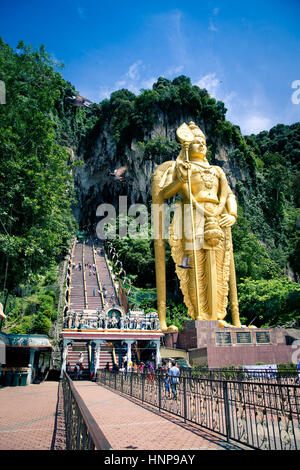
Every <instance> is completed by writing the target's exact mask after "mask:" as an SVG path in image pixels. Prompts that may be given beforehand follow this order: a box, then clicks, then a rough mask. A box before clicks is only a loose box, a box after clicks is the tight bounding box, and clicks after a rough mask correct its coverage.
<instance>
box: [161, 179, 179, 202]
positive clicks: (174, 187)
mask: <svg viewBox="0 0 300 470" xmlns="http://www.w3.org/2000/svg"><path fill="white" fill-rule="evenodd" d="M181 189H182V182H181V181H180V180H179V179H176V180H175V181H173V182H172V183H170V184H169V185H168V186H166V187H165V188H163V189H162V191H161V193H160V194H161V198H162V199H170V198H171V197H172V196H175V194H177V193H178V192H179V191H180V190H181Z"/></svg>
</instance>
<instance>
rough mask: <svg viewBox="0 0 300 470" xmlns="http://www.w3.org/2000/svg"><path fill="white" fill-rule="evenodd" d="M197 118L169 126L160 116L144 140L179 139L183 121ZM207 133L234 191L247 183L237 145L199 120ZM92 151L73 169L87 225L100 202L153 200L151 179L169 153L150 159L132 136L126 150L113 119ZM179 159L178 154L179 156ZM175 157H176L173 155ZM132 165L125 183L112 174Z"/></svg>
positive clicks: (79, 214)
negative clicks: (234, 154)
mask: <svg viewBox="0 0 300 470" xmlns="http://www.w3.org/2000/svg"><path fill="white" fill-rule="evenodd" d="M191 120H193V118H192V117H190V116H185V117H182V118H180V119H178V121H177V122H175V123H174V124H173V125H171V126H170V125H166V124H165V123H166V122H167V118H166V116H164V115H163V114H159V115H158V119H157V121H156V123H155V125H154V126H153V128H152V129H151V131H149V132H145V134H144V139H143V143H147V142H150V141H155V140H157V139H158V138H164V139H167V140H168V141H171V142H174V141H176V130H177V128H178V127H179V126H180V125H181V124H182V122H190V121H191ZM197 124H198V125H199V127H200V128H201V129H202V130H203V132H204V133H205V134H206V137H207V139H208V141H210V142H214V144H215V148H216V152H215V154H214V155H213V156H212V159H211V164H213V165H218V166H220V167H222V168H223V169H224V171H225V173H226V175H227V178H228V181H229V184H230V186H231V188H232V189H233V191H234V188H235V186H236V183H237V181H242V182H244V183H246V180H247V176H248V175H247V172H246V171H244V170H242V169H241V168H239V167H238V165H237V164H236V163H235V162H233V161H230V158H229V155H230V153H231V152H232V151H234V150H235V148H234V147H233V146H228V147H224V146H223V145H222V144H220V143H218V142H217V141H216V140H215V138H214V136H209V135H208V134H207V133H206V126H205V122H203V121H202V122H197ZM88 148H89V151H88V152H86V149H85V148H81V151H80V152H79V153H78V155H77V158H78V160H82V161H83V162H84V164H83V165H82V166H79V167H76V168H75V169H74V170H73V175H74V180H75V185H76V187H77V190H78V201H79V207H77V208H76V209H75V214H76V216H77V218H78V219H79V222H80V224H81V226H82V228H84V227H85V226H87V225H89V224H92V225H93V224H95V222H96V220H97V218H96V209H97V207H98V206H99V205H100V204H103V203H109V204H113V205H114V206H115V207H116V208H117V207H118V202H119V196H127V198H128V205H130V204H133V203H142V204H147V203H149V201H150V200H151V178H152V175H153V172H154V170H155V168H156V167H157V165H159V164H161V163H163V161H165V160H170V159H172V158H170V157H169V158H166V157H165V156H162V157H160V156H158V157H157V158H155V160H154V159H149V158H148V157H146V156H145V152H144V148H143V146H142V145H141V142H138V141H137V140H136V139H132V140H131V141H130V144H129V145H126V146H124V148H123V149H122V151H121V152H120V151H119V150H118V145H117V143H116V141H115V138H114V136H113V134H112V132H111V130H110V125H109V122H106V123H105V124H104V126H103V127H102V130H101V131H100V132H99V134H98V135H97V136H96V138H95V139H94V140H93V142H92V144H91V145H88ZM175 158H176V157H175ZM173 159H174V158H173ZM124 165H126V166H127V167H128V169H127V171H126V173H125V178H126V180H125V181H124V182H120V181H118V180H116V179H115V178H114V176H113V175H112V174H111V173H113V171H114V170H115V169H117V168H119V167H121V166H124Z"/></svg>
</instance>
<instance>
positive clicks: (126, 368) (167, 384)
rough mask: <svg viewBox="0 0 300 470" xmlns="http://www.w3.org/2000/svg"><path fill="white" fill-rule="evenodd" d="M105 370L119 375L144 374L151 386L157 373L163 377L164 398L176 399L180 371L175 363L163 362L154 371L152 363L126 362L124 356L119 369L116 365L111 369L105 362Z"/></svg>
mask: <svg viewBox="0 0 300 470" xmlns="http://www.w3.org/2000/svg"><path fill="white" fill-rule="evenodd" d="M105 370H107V371H110V372H115V373H121V374H126V373H131V372H135V373H141V374H145V375H146V377H147V379H148V380H149V382H150V384H153V382H154V378H155V372H159V373H160V374H161V376H162V377H163V382H164V388H165V395H166V398H168V399H176V398H177V393H178V391H177V388H178V384H179V377H180V369H179V367H178V365H177V363H176V361H171V363H170V364H167V363H165V362H163V363H162V365H161V366H160V367H159V368H158V371H155V368H154V364H153V362H152V361H146V363H144V362H139V363H135V362H132V361H129V362H127V356H125V357H124V358H123V362H122V365H121V367H120V368H119V367H118V366H117V365H116V364H113V365H112V368H110V363H109V362H107V364H106V366H105Z"/></svg>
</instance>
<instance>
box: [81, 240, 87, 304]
mask: <svg viewBox="0 0 300 470" xmlns="http://www.w3.org/2000/svg"><path fill="white" fill-rule="evenodd" d="M84 249H85V240H83V244H82V271H83V291H84V303H85V308H86V309H88V308H89V306H88V301H87V292H86V279H85V266H84Z"/></svg>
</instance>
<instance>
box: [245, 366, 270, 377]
mask: <svg viewBox="0 0 300 470" xmlns="http://www.w3.org/2000/svg"><path fill="white" fill-rule="evenodd" d="M243 371H244V373H245V378H246V379H256V378H260V379H268V378H269V379H273V378H275V377H277V365H276V364H263V365H259V366H243Z"/></svg>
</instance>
